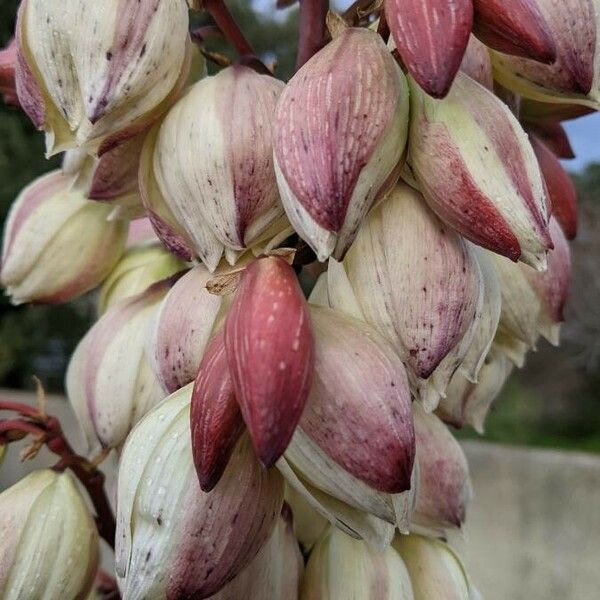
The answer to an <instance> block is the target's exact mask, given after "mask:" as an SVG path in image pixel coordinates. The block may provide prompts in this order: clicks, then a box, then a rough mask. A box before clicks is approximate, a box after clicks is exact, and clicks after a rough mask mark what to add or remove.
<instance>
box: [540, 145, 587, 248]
mask: <svg viewBox="0 0 600 600" xmlns="http://www.w3.org/2000/svg"><path fill="white" fill-rule="evenodd" d="M529 139H530V140H531V145H532V146H533V150H534V151H535V155H536V156H537V159H538V162H539V164H540V169H541V171H542V175H543V176H544V181H545V182H546V189H547V190H548V200H549V202H550V207H551V212H552V215H553V216H554V218H555V219H556V220H557V221H558V223H559V224H560V226H561V227H562V229H563V231H564V232H565V235H566V236H567V238H568V239H570V240H572V239H573V238H575V236H576V235H577V192H576V191H575V186H574V185H573V181H572V180H571V177H570V176H569V174H568V173H567V172H566V171H565V169H564V167H563V166H562V165H561V164H560V161H559V160H558V158H556V155H555V154H554V153H553V152H552V150H550V148H549V147H548V146H547V145H546V144H545V143H544V142H543V141H542V140H541V139H540V138H539V137H537V136H536V135H533V134H529Z"/></svg>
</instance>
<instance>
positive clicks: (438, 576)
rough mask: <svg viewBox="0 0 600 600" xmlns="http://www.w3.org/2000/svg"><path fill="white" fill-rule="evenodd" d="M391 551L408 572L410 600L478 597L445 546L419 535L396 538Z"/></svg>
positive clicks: (451, 552) (473, 599)
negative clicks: (410, 586) (394, 550)
mask: <svg viewBox="0 0 600 600" xmlns="http://www.w3.org/2000/svg"><path fill="white" fill-rule="evenodd" d="M394 548H395V549H396V550H397V551H398V553H399V554H400V556H401V557H402V560H403V561H404V564H405V566H406V569H407V570H408V574H409V576H410V581H411V584H412V589H413V594H414V600H430V599H433V598H440V599H441V598H443V599H444V600H475V599H476V598H478V592H477V591H476V589H475V588H474V587H473V585H472V584H471V582H470V580H469V576H468V574H467V572H466V570H465V567H464V566H463V564H462V562H461V560H460V558H459V557H458V555H457V554H456V553H455V552H454V550H452V548H450V546H448V544H445V543H444V542H441V541H439V540H435V539H432V538H426V537H422V536H420V535H397V536H396V538H395V540H394Z"/></svg>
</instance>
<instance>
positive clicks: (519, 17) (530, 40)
mask: <svg viewBox="0 0 600 600" xmlns="http://www.w3.org/2000/svg"><path fill="white" fill-rule="evenodd" d="M473 8H474V9H475V15H474V27H473V30H474V32H475V34H476V35H477V37H479V38H480V39H481V40H482V41H483V42H484V43H485V44H486V45H488V46H490V47H491V48H494V49H495V50H499V51H500V52H505V53H506V54H513V55H516V56H523V57H525V58H531V59H533V60H537V61H539V62H543V63H552V62H554V61H555V60H556V44H555V43H554V39H553V36H552V32H551V31H550V28H549V26H548V23H547V22H546V20H545V19H544V17H543V15H542V13H541V12H540V10H539V8H538V5H537V2H536V0H473Z"/></svg>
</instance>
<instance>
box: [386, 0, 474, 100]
mask: <svg viewBox="0 0 600 600" xmlns="http://www.w3.org/2000/svg"><path fill="white" fill-rule="evenodd" d="M385 16H386V18H387V22H388V24H389V27H390V31H391V33H392V36H393V38H394V42H395V43H396V47H397V48H398V51H399V53H400V57H401V58H402V62H403V63H404V64H405V65H406V68H407V69H408V72H409V73H410V75H411V76H412V77H413V79H414V80H415V81H416V82H417V83H418V84H419V86H420V87H421V88H422V89H423V90H424V91H425V92H426V93H427V94H429V95H430V96H433V97H434V98H443V97H444V96H445V95H446V94H447V93H448V90H449V89H450V86H451V85H452V82H453V81H454V77H455V75H456V73H457V71H458V69H459V67H460V63H461V61H462V59H463V55H464V53H465V50H466V48H467V43H468V42H469V35H470V34H471V28H472V25H473V4H472V2H471V0H385Z"/></svg>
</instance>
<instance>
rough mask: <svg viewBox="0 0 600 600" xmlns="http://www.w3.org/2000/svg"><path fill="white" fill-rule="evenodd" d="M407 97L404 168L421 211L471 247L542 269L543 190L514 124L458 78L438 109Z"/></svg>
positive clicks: (490, 97)
mask: <svg viewBox="0 0 600 600" xmlns="http://www.w3.org/2000/svg"><path fill="white" fill-rule="evenodd" d="M411 92H412V94H411V108H412V112H411V134H410V144H409V145H410V161H411V166H412V169H413V172H414V174H415V177H416V179H417V181H418V183H419V185H420V187H421V189H422V192H423V195H424V196H425V199H426V200H427V202H428V204H429V205H430V206H431V207H432V208H433V210H435V211H436V213H437V214H438V215H439V216H440V217H441V218H442V219H443V220H444V221H446V222H447V223H448V224H449V225H451V226H452V227H453V228H454V229H456V230H457V231H459V232H460V233H461V234H462V235H463V236H464V237H466V238H467V239H469V240H471V241H472V242H474V243H476V244H478V245H480V246H483V247H484V248H488V249H489V250H492V251H494V252H497V253H499V254H502V255H504V256H507V257H509V258H510V259H512V260H515V261H516V260H521V261H523V262H526V263H528V264H531V265H532V266H534V267H536V268H543V267H544V264H545V254H546V251H547V250H548V249H549V248H551V247H552V242H551V240H550V236H549V234H548V210H547V207H546V198H545V193H544V184H543V180H542V176H541V174H540V169H539V166H538V163H537V160H536V158H535V154H534V152H533V149H532V148H531V144H530V143H529V140H528V139H527V135H526V134H525V132H524V131H523V129H522V128H521V125H520V124H519V122H518V121H517V119H516V118H515V117H514V116H513V114H512V113H511V112H510V110H509V109H508V107H507V106H506V105H505V104H504V103H503V102H502V101H501V100H499V99H498V98H496V96H494V94H492V93H491V92H490V91H489V90H487V89H485V88H484V87H483V86H480V85H478V84H477V83H476V82H474V81H473V80H472V79H471V78H470V77H467V76H466V75H464V74H463V73H459V74H458V75H457V77H456V80H455V82H454V85H453V86H452V90H451V91H450V93H449V94H448V96H447V97H446V98H445V99H444V100H442V101H435V100H433V99H431V98H430V97H429V96H427V95H426V94H423V92H421V90H420V89H419V88H418V87H417V86H416V85H414V84H413V85H411Z"/></svg>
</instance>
